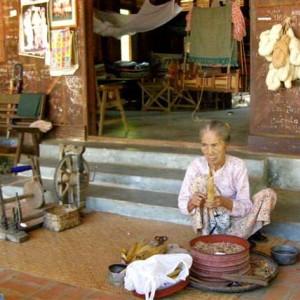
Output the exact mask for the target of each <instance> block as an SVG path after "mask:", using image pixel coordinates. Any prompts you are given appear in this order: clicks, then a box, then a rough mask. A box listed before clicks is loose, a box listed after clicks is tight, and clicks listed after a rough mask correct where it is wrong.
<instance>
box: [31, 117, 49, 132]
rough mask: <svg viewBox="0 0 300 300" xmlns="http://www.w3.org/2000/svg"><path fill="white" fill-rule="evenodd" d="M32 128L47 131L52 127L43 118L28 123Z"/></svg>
mask: <svg viewBox="0 0 300 300" xmlns="http://www.w3.org/2000/svg"><path fill="white" fill-rule="evenodd" d="M29 127H32V128H38V129H39V130H40V131H41V132H47V131H49V130H51V129H52V123H51V122H47V121H44V120H37V121H35V122H33V123H31V124H30V125H29Z"/></svg>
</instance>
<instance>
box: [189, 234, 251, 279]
mask: <svg viewBox="0 0 300 300" xmlns="http://www.w3.org/2000/svg"><path fill="white" fill-rule="evenodd" d="M198 242H203V243H221V242H224V243H231V244H237V245H240V246H242V247H243V248H244V250H243V251H241V252H238V253H233V254H222V255H219V254H206V253H201V252H199V251H198V250H196V249H194V246H195V245H196V244H197V243H198ZM190 245H191V249H190V250H189V252H190V254H191V256H192V257H193V264H192V267H191V270H190V274H191V275H192V276H193V277H195V278H198V279H201V280H205V281H209V282H220V283H222V282H226V280H224V279H222V278H221V276H222V275H224V274H241V275H245V274H250V273H251V266H250V251H249V248H250V245H249V243H248V241H247V240H245V239H243V238H240V237H237V236H231V235H207V236H200V237H197V238H195V239H193V240H191V241H190Z"/></svg>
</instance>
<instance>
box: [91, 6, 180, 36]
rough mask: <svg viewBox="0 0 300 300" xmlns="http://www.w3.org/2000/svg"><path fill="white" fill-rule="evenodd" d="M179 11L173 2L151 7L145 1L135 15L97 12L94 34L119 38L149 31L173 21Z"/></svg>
mask: <svg viewBox="0 0 300 300" xmlns="http://www.w3.org/2000/svg"><path fill="white" fill-rule="evenodd" d="M181 10H182V9H181V7H180V6H179V5H178V4H177V3H175V1H174V0H170V1H169V2H167V3H165V4H161V5H153V4H151V3H150V2H149V0H145V2H144V4H143V6H142V7H141V9H140V10H139V12H138V13H137V14H131V15H121V14H118V13H109V12H100V11H98V12H97V13H96V16H94V33H97V34H100V35H102V36H113V37H115V38H120V37H121V36H123V35H127V34H129V35H133V34H135V33H137V32H146V31H150V30H153V29H155V28H157V27H160V26H161V25H163V24H165V23H167V22H168V21H170V20H171V19H173V18H174V17H175V16H176V15H177V14H178V13H180V12H181Z"/></svg>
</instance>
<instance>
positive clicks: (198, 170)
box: [178, 120, 277, 240]
mask: <svg viewBox="0 0 300 300" xmlns="http://www.w3.org/2000/svg"><path fill="white" fill-rule="evenodd" d="M200 126H201V127H200V143H201V150H202V153H203V155H204V156H201V157H199V158H197V159H195V160H194V161H193V162H192V163H191V164H190V165H189V167H188V169H187V171H186V174H185V177H184V180H183V184H182V187H181V190H180V193H179V198H178V207H179V209H180V211H181V212H182V213H183V214H185V215H191V216H192V219H193V228H194V230H195V231H196V232H197V233H198V234H199V235H208V234H230V235H236V236H240V237H243V238H246V239H248V238H249V237H250V236H252V237H253V236H255V235H253V234H254V233H256V238H257V239H258V240H263V239H264V236H262V235H261V234H260V232H259V229H260V228H262V226H264V225H267V224H269V223H270V213H271V211H272V209H273V208H274V206H275V204H276V198H277V197H276V194H275V192H274V191H273V190H272V189H270V188H267V189H263V190H261V191H260V192H258V193H257V194H255V195H254V196H253V197H252V200H251V198H250V190H249V180H248V174H247V168H246V165H245V163H244V161H243V160H242V159H240V158H238V157H234V156H231V155H229V154H227V153H226V149H227V145H228V142H229V140H230V128H229V125H228V124H225V123H223V122H221V121H215V120H210V121H204V122H202V123H201V125H200Z"/></svg>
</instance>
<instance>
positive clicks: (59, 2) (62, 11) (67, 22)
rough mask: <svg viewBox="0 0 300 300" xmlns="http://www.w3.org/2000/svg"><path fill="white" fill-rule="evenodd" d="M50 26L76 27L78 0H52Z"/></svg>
mask: <svg viewBox="0 0 300 300" xmlns="http://www.w3.org/2000/svg"><path fill="white" fill-rule="evenodd" d="M50 26H51V28H59V27H76V26H77V14H76V0H51V1H50Z"/></svg>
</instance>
